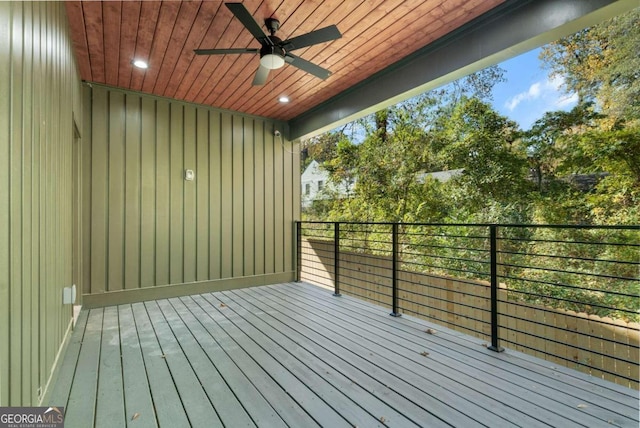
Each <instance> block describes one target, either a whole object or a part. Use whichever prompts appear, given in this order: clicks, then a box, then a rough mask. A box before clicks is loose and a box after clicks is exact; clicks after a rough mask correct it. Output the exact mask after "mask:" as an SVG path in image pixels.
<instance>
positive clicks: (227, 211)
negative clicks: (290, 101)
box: [220, 113, 234, 278]
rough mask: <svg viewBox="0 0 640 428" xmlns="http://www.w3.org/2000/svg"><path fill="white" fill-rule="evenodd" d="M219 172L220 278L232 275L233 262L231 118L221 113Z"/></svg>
mask: <svg viewBox="0 0 640 428" xmlns="http://www.w3.org/2000/svg"><path fill="white" fill-rule="evenodd" d="M220 126H221V133H222V134H221V138H222V141H221V150H220V159H221V168H220V169H221V172H220V186H221V196H220V210H221V213H220V256H221V257H220V259H221V261H220V263H221V272H220V276H221V278H229V277H231V276H232V272H233V271H232V263H233V257H232V253H233V244H234V242H233V233H232V231H233V209H232V208H233V207H232V203H233V191H232V185H233V175H232V174H233V167H232V162H231V159H232V156H233V141H232V138H233V137H232V135H233V133H232V126H233V124H232V120H231V115H230V114H228V113H222V118H221V125H220Z"/></svg>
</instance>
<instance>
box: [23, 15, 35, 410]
mask: <svg viewBox="0 0 640 428" xmlns="http://www.w3.org/2000/svg"><path fill="white" fill-rule="evenodd" d="M31 10H32V4H30V3H26V4H24V22H25V31H24V49H25V51H24V57H25V61H24V69H23V76H24V80H23V83H24V85H23V89H24V93H23V96H24V98H23V103H22V108H23V114H22V117H23V120H22V135H23V148H22V164H23V185H22V192H21V194H22V217H23V220H22V242H23V244H22V245H23V246H22V278H23V283H24V285H23V291H22V313H23V314H24V315H23V323H22V327H21V328H22V366H23V367H22V369H23V371H22V402H23V403H29V402H31V400H32V398H33V397H34V393H35V391H36V390H37V381H35V382H34V381H33V380H32V379H33V378H32V375H33V374H34V373H33V370H32V364H31V358H32V353H33V350H32V348H31V345H32V343H31V338H32V337H33V334H32V332H31V330H32V328H33V325H34V324H33V319H34V318H36V320H37V313H33V312H32V311H31V306H32V296H33V295H37V290H35V292H34V290H33V289H32V287H33V285H34V284H35V281H33V278H32V276H31V274H32V262H33V260H32V258H31V254H32V248H31V243H32V223H31V216H32V197H33V195H32V192H33V181H32V171H33V170H32V166H33V164H32V162H33V139H32V137H33V135H32V129H33V125H32V113H33V106H32V100H33V98H32V96H33V93H32V88H33V79H32V77H33V76H32V72H33V61H32V58H33V36H32V32H33V16H32V13H31ZM36 373H37V372H36ZM34 378H37V376H34Z"/></svg>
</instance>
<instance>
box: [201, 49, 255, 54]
mask: <svg viewBox="0 0 640 428" xmlns="http://www.w3.org/2000/svg"><path fill="white" fill-rule="evenodd" d="M193 52H195V54H196V55H226V54H243V53H252V54H255V53H259V52H260V49H249V48H243V49H240V48H238V49H194V50H193Z"/></svg>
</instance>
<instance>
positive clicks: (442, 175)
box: [418, 168, 464, 183]
mask: <svg viewBox="0 0 640 428" xmlns="http://www.w3.org/2000/svg"><path fill="white" fill-rule="evenodd" d="M463 172H464V168H460V169H451V170H448V171H436V172H426V173H422V174H420V175H419V176H418V181H424V180H425V179H426V178H427V177H431V178H433V179H434V180H438V181H440V182H442V183H446V182H447V181H449V180H451V179H452V178H454V177H458V176H460V175H462V173H463Z"/></svg>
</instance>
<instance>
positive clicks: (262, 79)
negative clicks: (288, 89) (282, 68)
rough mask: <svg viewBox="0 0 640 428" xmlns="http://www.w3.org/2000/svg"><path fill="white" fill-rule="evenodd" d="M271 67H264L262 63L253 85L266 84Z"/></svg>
mask: <svg viewBox="0 0 640 428" xmlns="http://www.w3.org/2000/svg"><path fill="white" fill-rule="evenodd" d="M269 71H270V70H269V69H268V68H267V67H263V66H262V65H260V67H259V68H258V71H256V75H255V77H254V78H253V83H252V85H253V86H260V85H264V84H265V83H266V81H267V77H269Z"/></svg>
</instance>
